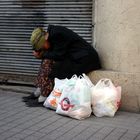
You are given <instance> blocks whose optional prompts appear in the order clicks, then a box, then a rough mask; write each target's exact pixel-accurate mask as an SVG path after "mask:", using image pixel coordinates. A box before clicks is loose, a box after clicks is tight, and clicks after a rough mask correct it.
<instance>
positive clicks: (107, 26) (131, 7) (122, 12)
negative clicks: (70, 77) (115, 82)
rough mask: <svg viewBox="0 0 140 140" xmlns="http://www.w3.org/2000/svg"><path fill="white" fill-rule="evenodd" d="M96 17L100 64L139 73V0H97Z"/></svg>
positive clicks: (112, 68)
mask: <svg viewBox="0 0 140 140" xmlns="http://www.w3.org/2000/svg"><path fill="white" fill-rule="evenodd" d="M96 16H97V17H96V21H95V22H96V45H97V49H98V50H99V53H100V56H101V58H102V62H103V67H104V68H105V69H109V70H115V71H122V72H135V73H140V0H96Z"/></svg>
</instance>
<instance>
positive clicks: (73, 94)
mask: <svg viewBox="0 0 140 140" xmlns="http://www.w3.org/2000/svg"><path fill="white" fill-rule="evenodd" d="M91 111H92V110H91V92H90V87H89V85H88V84H87V81H86V79H84V77H81V76H80V77H79V78H77V79H73V78H71V79H70V80H69V81H68V82H67V84H66V86H65V88H64V89H63V92H62V95H61V97H60V100H59V104H58V107H57V110H56V113H58V114H62V115H66V116H69V117H72V118H75V119H79V120H81V119H84V118H87V117H89V116H90V115H91Z"/></svg>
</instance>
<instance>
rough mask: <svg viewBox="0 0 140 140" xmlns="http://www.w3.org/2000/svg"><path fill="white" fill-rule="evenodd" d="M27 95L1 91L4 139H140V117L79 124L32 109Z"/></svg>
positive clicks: (0, 119)
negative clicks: (24, 98) (27, 101)
mask: <svg viewBox="0 0 140 140" xmlns="http://www.w3.org/2000/svg"><path fill="white" fill-rule="evenodd" d="M25 96H28V95H27V94H24V93H16V92H12V91H4V90H0V140H23V139H25V140H55V139H57V140H140V114H135V113H128V112H122V111H119V112H118V113H117V114H116V116H115V117H114V118H108V117H103V118H96V117H95V116H93V115H92V116H91V117H90V118H88V119H85V120H82V121H79V120H75V119H71V118H68V117H63V116H60V115H57V114H56V113H55V112H54V111H51V110H48V109H46V108H43V107H28V106H27V105H26V104H25V103H24V102H22V97H25Z"/></svg>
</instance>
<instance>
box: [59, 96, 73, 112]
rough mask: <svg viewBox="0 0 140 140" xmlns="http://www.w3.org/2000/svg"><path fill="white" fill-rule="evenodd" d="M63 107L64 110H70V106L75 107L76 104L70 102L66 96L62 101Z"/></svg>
mask: <svg viewBox="0 0 140 140" xmlns="http://www.w3.org/2000/svg"><path fill="white" fill-rule="evenodd" d="M59 104H60V105H61V109H62V110H64V111H68V110H69V109H70V108H73V107H74V105H71V104H70V100H69V99H68V98H64V99H63V100H62V101H61V102H60V103H59Z"/></svg>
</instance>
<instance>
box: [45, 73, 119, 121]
mask: <svg viewBox="0 0 140 140" xmlns="http://www.w3.org/2000/svg"><path fill="white" fill-rule="evenodd" d="M120 100H121V87H120V86H118V87H115V86H114V85H113V83H112V81H111V80H110V79H101V80H100V81H99V82H98V83H97V84H96V85H93V84H92V82H91V81H90V79H89V78H88V76H86V75H85V74H83V75H82V76H79V77H77V76H76V75H74V76H73V77H72V78H71V79H63V80H60V79H57V78H55V86H54V89H53V91H52V92H51V94H50V95H49V97H48V98H47V99H46V101H45V102H44V106H45V107H47V108H50V109H53V110H56V113H58V114H61V115H66V116H69V117H72V118H75V119H79V120H81V119H85V118H87V117H89V116H90V115H91V113H92V112H93V113H94V115H95V116H97V117H103V116H109V117H113V116H114V115H115V113H116V111H117V110H118V108H119V106H120Z"/></svg>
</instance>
